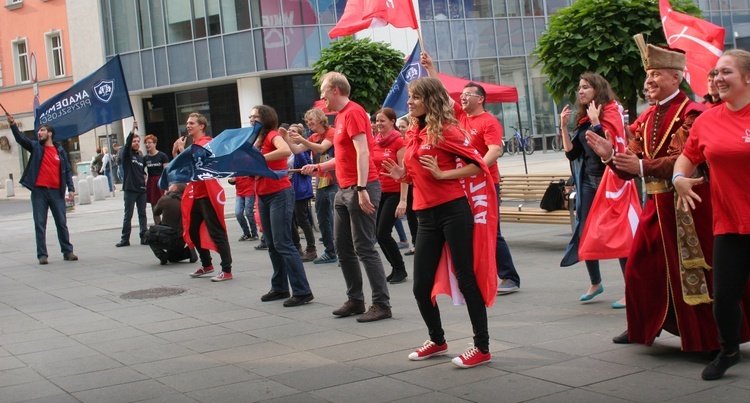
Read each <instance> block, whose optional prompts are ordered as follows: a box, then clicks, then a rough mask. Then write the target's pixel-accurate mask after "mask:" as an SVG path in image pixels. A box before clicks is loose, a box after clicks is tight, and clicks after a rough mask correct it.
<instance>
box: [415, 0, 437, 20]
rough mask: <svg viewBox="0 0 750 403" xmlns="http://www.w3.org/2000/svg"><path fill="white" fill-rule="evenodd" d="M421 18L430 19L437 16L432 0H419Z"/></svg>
mask: <svg viewBox="0 0 750 403" xmlns="http://www.w3.org/2000/svg"><path fill="white" fill-rule="evenodd" d="M419 18H420V19H421V20H422V21H429V20H432V19H434V18H435V13H434V12H433V11H432V1H431V0H419Z"/></svg>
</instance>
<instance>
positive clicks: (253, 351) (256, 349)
mask: <svg viewBox="0 0 750 403" xmlns="http://www.w3.org/2000/svg"><path fill="white" fill-rule="evenodd" d="M288 353H289V347H287V346H283V345H281V344H277V343H272V342H265V343H258V344H251V345H248V346H244V347H232V348H227V349H223V350H216V351H210V352H208V353H205V354H206V355H207V356H209V357H211V358H214V359H216V360H219V361H222V362H225V363H227V364H235V363H241V362H247V361H251V360H262V359H264V358H268V357H275V356H278V355H284V354H288Z"/></svg>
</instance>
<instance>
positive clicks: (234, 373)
mask: <svg viewBox="0 0 750 403" xmlns="http://www.w3.org/2000/svg"><path fill="white" fill-rule="evenodd" d="M254 379H259V376H258V375H256V374H254V373H252V372H250V371H247V370H245V369H242V368H240V367H238V366H235V365H222V366H217V367H212V368H204V369H199V370H197V371H190V372H183V373H180V374H176V375H170V376H163V377H159V378H157V380H158V381H159V382H161V383H163V384H165V385H167V386H169V387H171V388H173V389H175V390H178V391H180V392H191V391H198V390H205V389H211V388H214V387H217V386H223V385H229V384H233V383H238V382H246V381H250V380H254ZM215 401H218V400H215Z"/></svg>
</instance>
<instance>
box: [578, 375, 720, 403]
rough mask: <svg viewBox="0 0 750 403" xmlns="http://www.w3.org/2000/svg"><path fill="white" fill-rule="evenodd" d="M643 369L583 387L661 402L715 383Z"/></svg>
mask: <svg viewBox="0 0 750 403" xmlns="http://www.w3.org/2000/svg"><path fill="white" fill-rule="evenodd" d="M699 376H700V374H696V377H695V378H694V379H687V378H682V377H679V376H673V375H667V374H662V373H659V372H654V371H643V372H639V373H636V374H631V375H626V376H622V377H619V378H615V379H610V380H607V381H604V382H600V383H597V384H593V385H589V386H586V387H584V389H586V390H589V391H592V392H597V393H602V394H607V395H610V396H614V397H618V398H624V399H630V400H635V401H639V402H663V401H666V400H671V399H676V398H678V397H680V396H690V395H692V394H694V393H697V392H700V391H703V390H706V389H710V388H712V387H716V384H715V383H711V382H705V381H702V380H700V378H699Z"/></svg>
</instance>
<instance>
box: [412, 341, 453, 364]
mask: <svg viewBox="0 0 750 403" xmlns="http://www.w3.org/2000/svg"><path fill="white" fill-rule="evenodd" d="M447 351H448V343H443V345H442V346H440V345H437V344H435V343H434V342H432V341H431V340H427V341H426V342H424V344H423V345H422V347H420V348H418V349H417V351H415V352H413V353H411V354H409V359H410V360H412V361H422V360H426V359H428V358H430V357H435V356H438V355H445V353H446V352H447Z"/></svg>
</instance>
